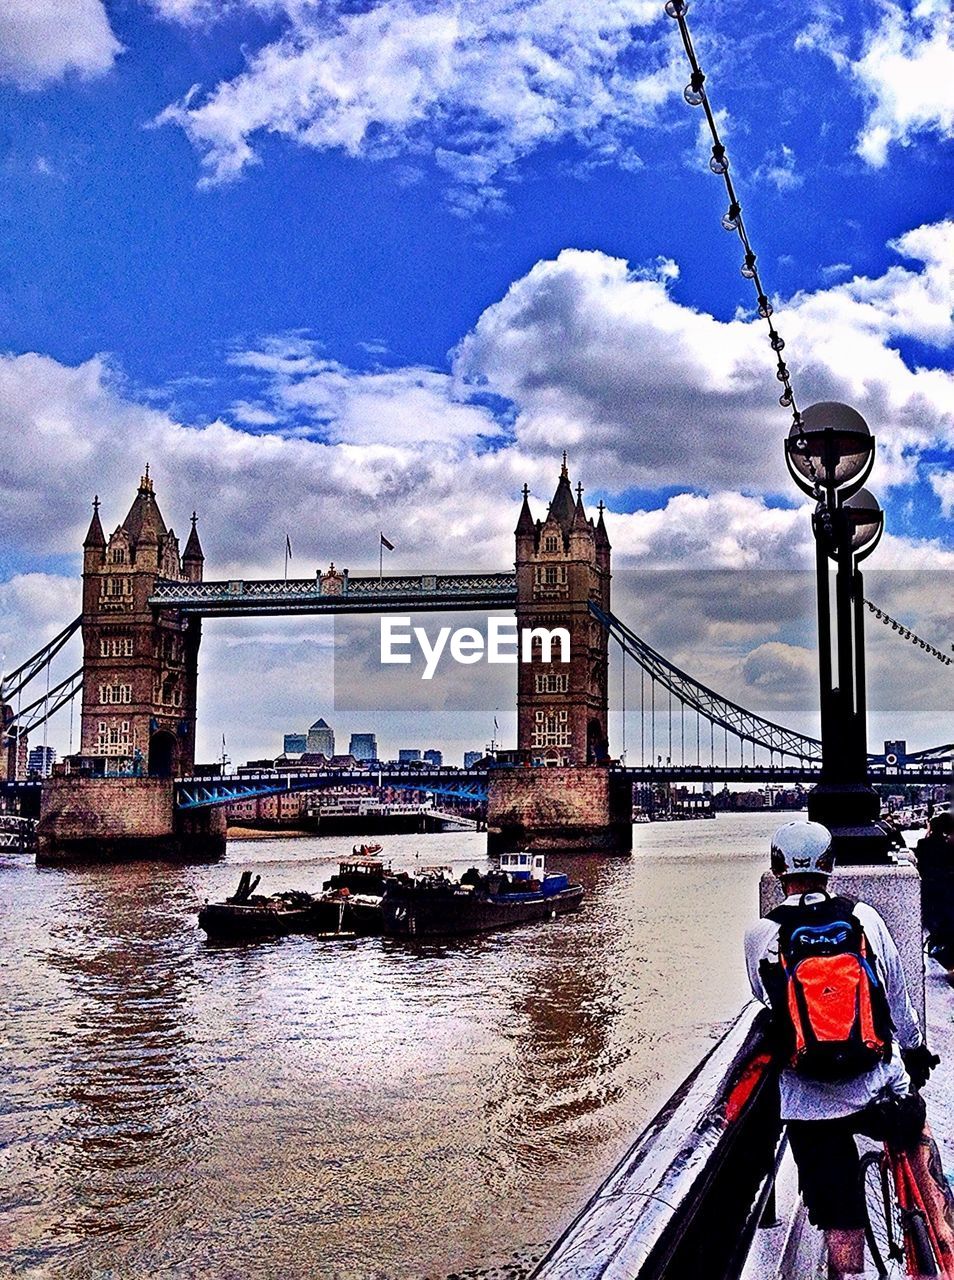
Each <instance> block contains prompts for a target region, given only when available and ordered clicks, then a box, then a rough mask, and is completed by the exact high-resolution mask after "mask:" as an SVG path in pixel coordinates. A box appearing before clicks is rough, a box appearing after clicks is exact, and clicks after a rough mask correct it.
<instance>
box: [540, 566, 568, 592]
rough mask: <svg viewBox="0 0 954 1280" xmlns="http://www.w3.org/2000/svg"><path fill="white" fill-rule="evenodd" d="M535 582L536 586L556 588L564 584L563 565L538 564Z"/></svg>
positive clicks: (564, 571) (564, 568) (564, 570)
mask: <svg viewBox="0 0 954 1280" xmlns="http://www.w3.org/2000/svg"><path fill="white" fill-rule="evenodd" d="M535 581H536V583H537V585H538V586H546V587H557V586H560V585H561V584H563V583H565V582H566V565H565V564H546V565H543V564H538V565H537V569H536V575H535Z"/></svg>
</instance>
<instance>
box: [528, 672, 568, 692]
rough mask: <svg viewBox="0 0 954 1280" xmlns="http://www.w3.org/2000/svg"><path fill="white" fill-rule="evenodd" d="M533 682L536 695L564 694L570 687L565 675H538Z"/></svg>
mask: <svg viewBox="0 0 954 1280" xmlns="http://www.w3.org/2000/svg"><path fill="white" fill-rule="evenodd" d="M534 681H535V683H536V692H537V693H566V692H567V690H568V689H569V687H570V677H569V676H566V675H564V676H559V675H550V674H547V675H538V676H535V677H534Z"/></svg>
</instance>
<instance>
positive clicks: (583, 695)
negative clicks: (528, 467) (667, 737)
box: [516, 454, 610, 766]
mask: <svg viewBox="0 0 954 1280" xmlns="http://www.w3.org/2000/svg"><path fill="white" fill-rule="evenodd" d="M527 499H528V491H527V489H526V487H525V488H524V493H523V507H522V508H521V510H520V518H519V520H518V521H517V528H516V540H517V627H518V630H519V631H520V632H521V634H522V632H523V629H524V628H532V627H544V628H546V629H548V630H549V629H552V628H553V627H564V628H566V630H567V631H568V632H569V634H570V661H569V662H568V663H562V662H559V661H556V662H549V663H544V662H542V661H535V662H533V663H519V664H518V666H517V671H518V676H517V748H518V750H519V752H520V753H521V755H523V756H528V757H529V758H530V760H531V761H532V762H533V763H534V764H545V765H551V766H552V765H585V764H597V763H599V762H601V761H604V760H605V759H606V756H607V745H608V739H607V689H606V676H607V644H608V637H607V634H606V631H605V629H604V628H603V627H602V626H600V624H599V623H598V622H597V621H596V619H595V618H594V617H593V615H592V614H591V613H590V611H589V608H588V605H589V602H590V601H591V600H592V601H593V602H594V603H595V604H597V605H599V606H600V608H601V609H603V610H604V611H608V610H609V607H610V543H609V538H608V536H607V533H606V525H605V524H604V522H603V507H602V504H600V511H599V520H598V522H597V523H595V524H594V522H593V520H592V519H591V518H588V517H587V515H586V512H585V511H584V509H583V487H582V485H578V486H577V491H576V501H575V502H574V500H573V493H572V491H571V489H570V477H569V473H568V471H567V467H566V455H565V454H564V455H563V468H562V470H561V472H560V479H559V482H558V484H557V487H556V492H555V494H554V495H553V501H552V502H551V503H550V510H549V513H548V515H547V518H546V520H537V521H534V519H533V516H532V515H531V513H530V506H529V503H528V500H527ZM551 656H559V655H558V654H556V653H555V651H554V653H553V654H551Z"/></svg>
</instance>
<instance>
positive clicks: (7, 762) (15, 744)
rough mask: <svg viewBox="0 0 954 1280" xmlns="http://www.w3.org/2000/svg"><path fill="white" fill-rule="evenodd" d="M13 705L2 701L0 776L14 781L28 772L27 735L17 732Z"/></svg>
mask: <svg viewBox="0 0 954 1280" xmlns="http://www.w3.org/2000/svg"><path fill="white" fill-rule="evenodd" d="M15 719H16V713H15V712H14V710H13V707H11V706H8V705H7V703H5V702H0V778H6V779H8V780H9V781H11V782H12V781H14V780H15V779H16V778H25V777H26V772H27V750H28V747H27V736H26V734H25V733H22V734H21V733H17V730H16V725H15V724H14V721H15Z"/></svg>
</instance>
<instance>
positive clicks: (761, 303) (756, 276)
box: [666, 0, 825, 502]
mask: <svg viewBox="0 0 954 1280" xmlns="http://www.w3.org/2000/svg"><path fill="white" fill-rule="evenodd" d="M688 7H689V6H688V3H687V0H667V2H666V12H667V13H668V14H669V16H670V18H674V19H675V21H676V22H677V23H678V24H679V34H680V35H681V36H682V43H683V45H684V47H685V50H686V57H687V58H688V59H689V66H690V68H691V71H692V75H691V77H690V79H689V83H688V84H687V85H686V87H685V90H684V91H683V97H684V98H685V100H686V102H687V103H688V104H689V106H690V107H702V109H703V111H704V112H705V116H706V121H707V122H708V125H709V132H710V134H711V135H712V156H711V158H710V160H709V168H710V169H711V170H712V172H713V173H715V174H717V175H719V176H720V177H721V178H722V179H723V181H724V182H725V190H726V194H727V195H728V197H729V207H728V209H727V210H726V212H725V213H724V214H723V217H722V225H723V227H724V228H725V230H726V231H735V232H737V233H738V237H739V239H740V240H741V242H742V248H743V249H744V251H745V256H744V258H743V261H742V268H741V270H742V275H743V276H744V277H745V279H746V280H751V281H752V284H753V286H754V288H755V294H756V298H757V301H758V313H759V315H760V316H761V318H762V319H763V320H765V321H766V323H767V324H768V331H769V345H770V346H771V348H772V350H773V351H774V352H775V359H776V370H775V376H776V378H778V380H779V382H780V383H781V384H782V386H783V387H784V388H785V389H784V391H783V392H782V394H781V396H780V397H779V404H780V405H781V406H782V408H783V409H791V411H792V422H793V423H794V425H795V427H796V428H797V430H798V435H797V436H796V438H795V445H796V447H797V448H798V449H799V450H800V451H802V452H803V453H804V456H805V458H806V460H807V462H808V469H809V472H810V474H811V480H812V484H813V485H814V487H815V497H816V499H817V500H818V501H819V502H823V501H824V497H825V494H824V491H823V489H822V486H821V482H820V480H819V477H818V474H817V471H816V468H815V464H814V462H813V461H812V458H811V455H810V454H809V453H808V441H807V440H806V438H805V434H804V427H805V424H804V422H803V421H802V415H801V413H800V412H799V409H798V405H797V404H796V402H795V392H794V390H793V389H792V379H791V373H790V371H789V368H788V365H787V364H786V363H785V360H784V359H783V357H782V352H783V350H784V349H785V343H784V341H783V339H782V336H781V334H780V333H779V331H778V329H777V328H776V327H775V325H774V323H773V321H772V310H773V308H772V304H771V303H770V302H769V300H768V295H767V294H766V292H765V289H764V287H763V285H762V277H761V275H760V273H759V268H758V259H757V256H756V253H755V250H754V249H753V248H752V241H751V239H750V238H749V233H748V229H747V228H746V225H745V219H744V218H743V217H742V204H741V201H740V200H739V197H738V195H737V193H736V190H735V184H734V183H733V181H732V176H731V174H730V173H729V157H728V154H727V153H726V149H725V145H724V143H723V142H722V139H721V138H720V136H719V126H718V125H717V124H716V118H715V115H714V113H713V111H712V107H711V105H710V103H709V95H708V94H707V93H706V87H705V83H706V77H705V72H704V71H703V70H702V68H701V67H700V65H699V60H698V58H697V57H696V51H695V49H694V48H693V44H692V37H691V35H690V34H689V26H688V24H687V22H686V11H687V10H688Z"/></svg>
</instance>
